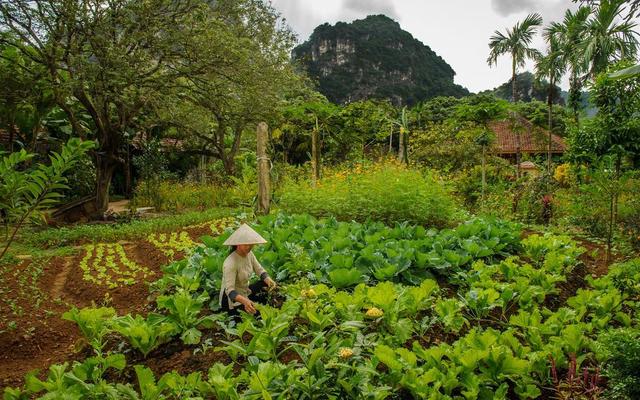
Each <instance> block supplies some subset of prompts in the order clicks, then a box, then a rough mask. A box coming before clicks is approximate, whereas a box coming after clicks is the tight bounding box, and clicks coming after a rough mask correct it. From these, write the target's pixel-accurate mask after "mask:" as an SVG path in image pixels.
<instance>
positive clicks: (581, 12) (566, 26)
mask: <svg viewBox="0 0 640 400" xmlns="http://www.w3.org/2000/svg"><path fill="white" fill-rule="evenodd" d="M590 14H591V9H590V8H589V7H587V6H582V7H579V8H578V9H577V10H576V11H572V10H570V9H569V10H567V11H566V12H565V14H564V19H563V20H562V22H561V23H560V22H552V23H551V24H550V25H549V27H547V29H546V31H547V32H548V35H550V36H553V37H555V38H557V39H558V41H559V45H560V52H561V54H562V62H563V64H564V65H565V66H566V68H567V69H568V71H569V100H568V106H569V108H571V109H572V110H573V115H574V119H575V120H576V121H577V120H578V113H579V109H580V102H581V98H582V86H583V84H584V77H583V74H584V72H585V70H586V63H585V57H584V52H583V51H581V46H582V43H583V40H584V37H585V34H586V29H587V20H588V18H589V15H590Z"/></svg>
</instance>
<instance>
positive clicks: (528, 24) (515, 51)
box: [487, 13, 542, 177]
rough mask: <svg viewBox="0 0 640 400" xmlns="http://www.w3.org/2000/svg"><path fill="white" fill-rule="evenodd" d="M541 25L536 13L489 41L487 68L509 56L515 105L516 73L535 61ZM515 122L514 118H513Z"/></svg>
mask: <svg viewBox="0 0 640 400" xmlns="http://www.w3.org/2000/svg"><path fill="white" fill-rule="evenodd" d="M541 24H542V17H541V16H540V14H538V13H533V14H529V15H527V16H526V17H525V19H524V20H523V21H522V22H517V23H516V24H515V25H514V26H513V28H511V29H509V28H507V31H506V33H502V32H500V31H495V33H494V34H493V36H491V39H490V40H489V49H490V50H491V51H490V53H489V57H488V58H487V63H488V64H489V66H492V65H496V64H497V63H498V57H500V56H502V55H505V54H508V55H510V56H511V91H512V101H513V102H514V103H516V102H517V101H518V99H517V98H516V73H517V71H518V68H522V67H524V66H525V62H526V61H527V59H536V58H538V57H539V52H538V50H536V49H535V48H533V47H531V42H532V40H533V37H534V35H535V33H536V29H537V28H538V27H539V26H540V25H541ZM514 120H515V118H514ZM516 139H517V141H518V143H517V151H516V175H517V176H518V177H519V176H520V134H517V135H516Z"/></svg>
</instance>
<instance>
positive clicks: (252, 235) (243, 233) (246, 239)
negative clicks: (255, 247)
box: [224, 224, 267, 246]
mask: <svg viewBox="0 0 640 400" xmlns="http://www.w3.org/2000/svg"><path fill="white" fill-rule="evenodd" d="M265 243H267V241H266V240H265V239H264V238H263V237H262V236H260V234H259V233H258V232H256V231H254V230H253V229H251V227H250V226H249V225H247V224H242V225H240V228H238V229H236V231H235V232H233V233H232V234H231V236H229V238H228V239H227V240H225V241H224V244H225V245H227V246H237V245H239V244H265Z"/></svg>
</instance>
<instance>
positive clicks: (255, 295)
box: [222, 280, 267, 319]
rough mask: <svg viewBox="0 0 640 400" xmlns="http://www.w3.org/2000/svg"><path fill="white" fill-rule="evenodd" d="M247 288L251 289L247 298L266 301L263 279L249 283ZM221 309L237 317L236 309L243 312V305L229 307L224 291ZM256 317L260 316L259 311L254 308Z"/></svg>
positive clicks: (265, 288) (259, 301)
mask: <svg viewBox="0 0 640 400" xmlns="http://www.w3.org/2000/svg"><path fill="white" fill-rule="evenodd" d="M249 290H251V294H250V295H249V300H251V301H253V302H254V303H260V304H266V303H267V285H266V284H265V283H264V281H261V280H259V281H257V282H254V283H252V284H251V285H249ZM222 309H223V310H224V311H226V312H227V314H229V315H231V316H233V317H237V316H239V315H240V312H239V311H238V310H242V311H243V312H244V306H243V305H242V304H241V305H239V306H237V307H234V308H233V309H230V308H229V297H228V296H227V294H226V293H225V295H224V296H222ZM255 317H256V318H258V319H259V318H260V311H258V310H256V313H255Z"/></svg>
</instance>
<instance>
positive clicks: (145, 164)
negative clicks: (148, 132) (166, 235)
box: [133, 139, 168, 211]
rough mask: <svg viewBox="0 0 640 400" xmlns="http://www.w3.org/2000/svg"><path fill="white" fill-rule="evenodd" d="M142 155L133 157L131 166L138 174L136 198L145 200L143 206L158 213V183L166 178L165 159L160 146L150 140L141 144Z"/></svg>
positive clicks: (159, 203)
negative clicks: (149, 207) (154, 209)
mask: <svg viewBox="0 0 640 400" xmlns="http://www.w3.org/2000/svg"><path fill="white" fill-rule="evenodd" d="M140 147H141V149H140V150H141V151H142V154H140V155H137V156H134V157H133V166H134V167H135V168H136V170H137V172H138V176H139V179H140V181H141V183H140V184H139V185H138V187H137V188H136V197H143V198H145V199H147V201H148V203H147V204H145V205H149V206H153V207H155V208H156V209H157V210H158V211H160V210H162V209H163V204H162V200H163V198H162V196H161V195H160V183H161V182H162V181H163V180H164V179H165V178H166V177H167V174H168V171H167V164H168V162H167V157H166V156H165V154H163V153H164V152H163V149H162V144H161V142H160V140H158V139H152V140H149V141H146V142H144V143H142V144H141V146H140Z"/></svg>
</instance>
